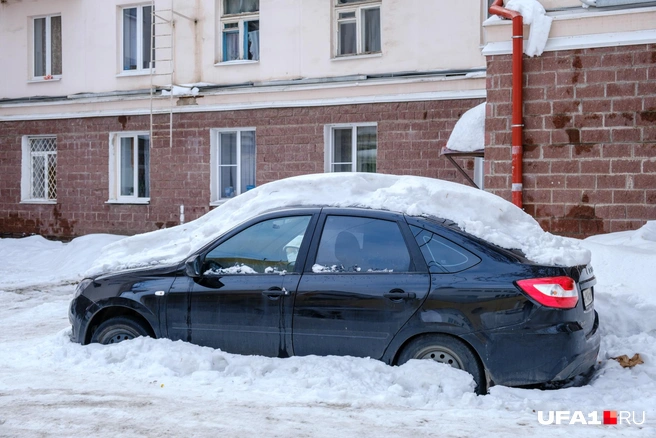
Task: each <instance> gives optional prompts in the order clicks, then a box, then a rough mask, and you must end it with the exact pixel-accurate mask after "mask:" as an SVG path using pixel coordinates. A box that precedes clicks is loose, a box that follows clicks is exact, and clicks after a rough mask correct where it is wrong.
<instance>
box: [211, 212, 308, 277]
mask: <svg viewBox="0 0 656 438" xmlns="http://www.w3.org/2000/svg"><path fill="white" fill-rule="evenodd" d="M310 219H311V216H290V217H282V218H275V219H269V220H266V221H263V222H259V223H257V224H255V225H251V226H250V227H248V228H246V229H245V230H243V231H241V232H240V233H238V234H236V235H234V236H232V237H231V238H229V239H228V240H226V241H225V242H223V243H221V244H220V245H219V246H217V247H216V248H214V249H213V250H211V251H210V252H209V253H208V254H207V255H206V256H205V263H204V265H203V272H204V274H205V275H226V274H279V273H282V272H285V271H287V272H288V271H291V270H293V269H294V264H295V263H296V257H297V255H298V250H299V248H300V246H301V242H302V241H303V236H304V235H305V231H306V230H307V227H308V224H309V223H310Z"/></svg>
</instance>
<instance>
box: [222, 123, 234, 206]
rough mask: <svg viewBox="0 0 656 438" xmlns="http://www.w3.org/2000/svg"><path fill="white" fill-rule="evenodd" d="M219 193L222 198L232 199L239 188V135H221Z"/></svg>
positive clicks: (227, 133)
mask: <svg viewBox="0 0 656 438" xmlns="http://www.w3.org/2000/svg"><path fill="white" fill-rule="evenodd" d="M219 175H220V176H219V191H220V196H221V198H232V197H233V196H234V195H235V190H236V186H237V133H236V132H222V133H221V134H220V135H219Z"/></svg>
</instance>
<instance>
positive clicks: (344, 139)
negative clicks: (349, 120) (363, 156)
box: [332, 128, 353, 172]
mask: <svg viewBox="0 0 656 438" xmlns="http://www.w3.org/2000/svg"><path fill="white" fill-rule="evenodd" d="M352 162H353V129H352V128H336V129H334V130H333V169H332V170H333V172H351V171H352V170H353V169H352V164H351V163H352Z"/></svg>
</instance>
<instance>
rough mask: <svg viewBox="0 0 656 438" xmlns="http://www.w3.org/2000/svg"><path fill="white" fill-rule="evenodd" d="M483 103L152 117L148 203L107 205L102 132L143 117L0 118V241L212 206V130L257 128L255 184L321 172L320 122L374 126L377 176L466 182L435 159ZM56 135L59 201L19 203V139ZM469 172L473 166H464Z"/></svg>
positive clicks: (170, 217)
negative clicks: (458, 126) (466, 115)
mask: <svg viewBox="0 0 656 438" xmlns="http://www.w3.org/2000/svg"><path fill="white" fill-rule="evenodd" d="M481 101H482V100H481V99H472V100H458V101H430V102H405V103H385V104H366V105H349V106H330V107H316V108H278V109H261V110H248V111H230V112H216V113H209V112H208V113H193V114H179V115H175V116H174V134H173V135H174V138H173V145H172V147H171V146H170V145H169V138H168V125H167V124H166V123H167V122H168V116H156V117H155V120H154V123H155V124H156V125H157V126H162V128H161V129H162V131H155V132H154V138H153V141H152V146H151V156H150V160H151V170H150V182H151V185H150V190H151V202H150V204H149V205H116V204H107V203H106V201H107V200H108V198H109V177H108V171H109V163H108V161H109V152H108V147H109V133H110V132H121V131H148V130H149V118H148V117H147V116H121V117H99V118H86V119H70V120H47V121H31V122H27V121H25V122H0V145H1V147H0V154H1V155H0V158H2V160H1V161H0V235H3V234H5V235H6V234H20V233H37V234H42V235H48V236H56V237H72V236H78V235H83V234H88V233H100V232H103V233H116V234H135V233H139V232H144V231H150V230H154V229H158V228H165V227H170V226H173V225H177V224H178V223H179V220H180V217H179V208H180V205H182V204H184V206H185V220H186V221H190V220H193V219H195V218H197V217H199V216H200V215H202V214H204V213H206V212H207V211H209V209H210V206H209V203H210V129H212V128H231V127H234V128H240V127H255V128H256V138H257V140H256V145H257V172H256V176H257V184H264V183H266V182H270V181H273V180H277V179H280V178H285V177H289V176H295V175H301V174H308V173H321V172H323V171H324V126H325V125H327V124H340V123H360V122H376V123H377V124H378V172H380V173H394V174H412V175H421V176H430V177H436V178H441V179H445V180H449V181H456V182H464V179H463V178H462V177H461V176H460V175H459V174H458V173H457V172H456V170H455V169H454V168H453V167H452V166H450V164H449V163H448V162H447V160H446V159H444V158H443V157H440V156H439V151H440V149H441V147H442V146H444V145H446V142H447V140H448V138H449V135H450V133H451V130H452V129H453V126H454V125H455V123H456V121H457V120H458V118H459V117H460V116H461V115H462V114H463V113H464V112H465V111H467V110H468V109H470V108H472V107H474V106H476V105H478V104H479V103H481ZM37 134H52V135H56V136H57V204H56V205H35V204H21V203H20V168H21V166H20V160H21V138H22V136H23V135H37ZM461 164H463V165H464V166H465V168H466V169H469V170H470V171H471V170H472V169H473V160H461Z"/></svg>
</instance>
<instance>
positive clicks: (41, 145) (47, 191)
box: [21, 137, 57, 202]
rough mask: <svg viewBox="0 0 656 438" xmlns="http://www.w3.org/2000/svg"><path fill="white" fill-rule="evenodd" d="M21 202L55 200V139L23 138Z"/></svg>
mask: <svg viewBox="0 0 656 438" xmlns="http://www.w3.org/2000/svg"><path fill="white" fill-rule="evenodd" d="M21 199H22V201H36V202H43V201H56V200H57V138H56V137H24V138H23V180H22V187H21Z"/></svg>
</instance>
